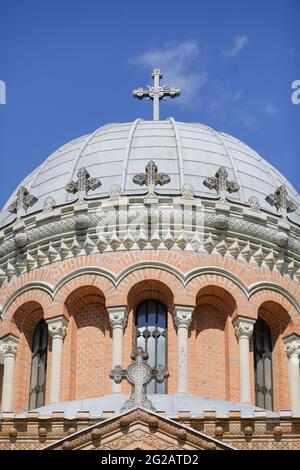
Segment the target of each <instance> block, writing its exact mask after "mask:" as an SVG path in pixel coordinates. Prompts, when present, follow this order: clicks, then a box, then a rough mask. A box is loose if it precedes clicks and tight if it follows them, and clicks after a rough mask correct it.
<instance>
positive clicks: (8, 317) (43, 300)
mask: <svg viewBox="0 0 300 470" xmlns="http://www.w3.org/2000/svg"><path fill="white" fill-rule="evenodd" d="M36 304H38V305H39V306H40V308H41V309H42V311H43V315H44V316H46V312H47V311H48V310H49V308H50V306H51V304H52V298H51V296H50V295H49V294H48V293H46V292H45V291H44V290H40V289H30V290H28V291H25V292H22V294H20V295H19V296H17V297H16V298H15V299H14V300H13V301H12V303H11V304H10V305H9V307H8V308H7V310H6V312H5V314H4V318H3V323H2V325H1V336H4V335H6V334H9V333H12V334H16V332H15V331H16V324H15V322H14V320H13V319H14V317H15V316H16V314H17V312H22V311H23V312H25V311H27V308H29V310H30V308H31V307H29V306H30V305H36ZM24 306H27V307H26V308H25V307H24ZM22 308H23V310H22ZM24 308H25V310H24ZM24 315H25V313H24ZM19 316H20V313H18V317H19ZM18 321H19V322H20V320H18Z"/></svg>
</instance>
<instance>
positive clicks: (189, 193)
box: [181, 183, 194, 199]
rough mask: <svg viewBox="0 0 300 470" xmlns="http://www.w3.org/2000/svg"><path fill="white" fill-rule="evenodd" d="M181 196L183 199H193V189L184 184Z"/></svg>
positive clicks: (188, 184)
mask: <svg viewBox="0 0 300 470" xmlns="http://www.w3.org/2000/svg"><path fill="white" fill-rule="evenodd" d="M181 195H182V197H183V198H185V199H193V198H194V188H193V186H192V185H191V184H190V183H184V185H183V186H182V188H181Z"/></svg>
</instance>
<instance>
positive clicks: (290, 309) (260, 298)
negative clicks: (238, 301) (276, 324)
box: [249, 288, 300, 335]
mask: <svg viewBox="0 0 300 470" xmlns="http://www.w3.org/2000/svg"><path fill="white" fill-rule="evenodd" d="M249 302H250V304H251V305H252V310H253V312H254V314H255V317H257V316H258V312H259V309H260V308H261V307H262V306H263V305H269V306H270V305H271V304H272V306H273V307H274V308H275V310H276V312H278V311H280V312H282V315H283V317H284V318H285V320H284V322H285V323H286V329H285V335H288V334H290V333H294V332H295V333H298V334H300V315H299V313H298V312H297V310H296V308H295V307H294V305H292V304H291V302H290V301H289V300H288V298H287V297H286V296H285V295H283V294H282V293H280V292H277V291H274V290H272V289H266V288H263V289H261V290H258V291H256V292H255V293H254V294H252V295H251V297H250V299H249ZM287 318H289V320H288V321H287Z"/></svg>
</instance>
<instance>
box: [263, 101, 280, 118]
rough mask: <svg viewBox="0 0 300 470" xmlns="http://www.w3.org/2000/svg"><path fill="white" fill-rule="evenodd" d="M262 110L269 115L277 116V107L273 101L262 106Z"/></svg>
mask: <svg viewBox="0 0 300 470" xmlns="http://www.w3.org/2000/svg"><path fill="white" fill-rule="evenodd" d="M262 112H263V113H265V114H267V115H268V116H276V114H277V108H275V106H274V105H273V104H272V103H267V104H265V105H264V106H263V107H262Z"/></svg>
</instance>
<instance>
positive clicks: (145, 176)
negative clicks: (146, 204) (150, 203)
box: [133, 160, 171, 196]
mask: <svg viewBox="0 0 300 470" xmlns="http://www.w3.org/2000/svg"><path fill="white" fill-rule="evenodd" d="M157 171H158V168H157V166H156V165H155V163H154V161H153V160H150V161H149V162H148V163H147V165H146V167H145V173H139V174H137V175H135V176H134V177H133V182H134V183H135V184H139V185H140V186H143V185H146V186H148V196H154V194H155V186H156V185H157V184H159V185H160V186H163V185H164V184H167V183H170V181H171V178H170V176H169V175H167V174H166V173H158V172H157Z"/></svg>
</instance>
